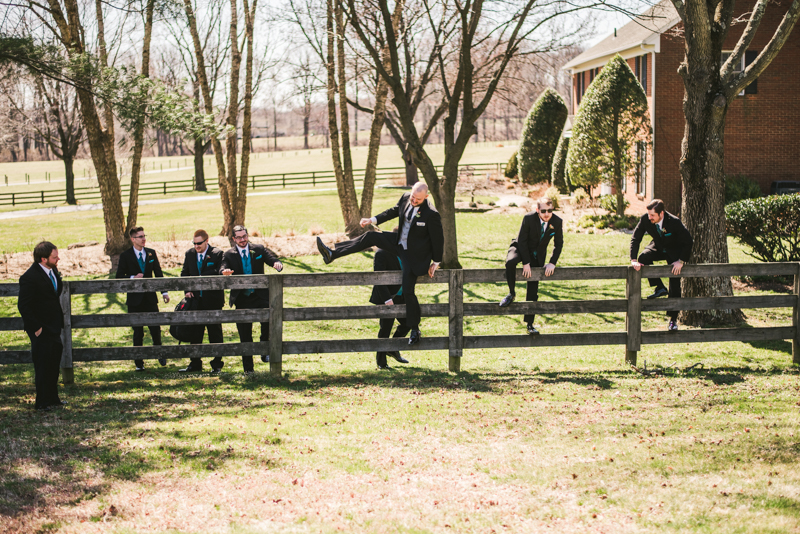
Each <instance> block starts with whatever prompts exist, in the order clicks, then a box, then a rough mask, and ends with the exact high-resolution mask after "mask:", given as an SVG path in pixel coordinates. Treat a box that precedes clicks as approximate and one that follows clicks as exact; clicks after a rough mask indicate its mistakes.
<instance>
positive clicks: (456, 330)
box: [447, 269, 464, 373]
mask: <svg viewBox="0 0 800 534" xmlns="http://www.w3.org/2000/svg"><path fill="white" fill-rule="evenodd" d="M448 298H449V306H448V314H447V315H448V318H449V323H450V327H449V334H450V339H449V341H448V348H449V351H450V371H451V372H453V373H458V372H460V371H461V355H462V353H463V352H464V271H463V270H462V269H451V270H450V280H449V288H448Z"/></svg>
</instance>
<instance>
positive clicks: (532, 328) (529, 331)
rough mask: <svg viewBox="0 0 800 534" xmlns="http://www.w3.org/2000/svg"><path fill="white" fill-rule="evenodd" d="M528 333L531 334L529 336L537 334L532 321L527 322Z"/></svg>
mask: <svg viewBox="0 0 800 534" xmlns="http://www.w3.org/2000/svg"><path fill="white" fill-rule="evenodd" d="M528 335H531V336H538V335H539V331H538V330H536V327H535V326H533V323H529V324H528Z"/></svg>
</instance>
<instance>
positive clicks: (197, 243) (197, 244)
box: [192, 239, 206, 247]
mask: <svg viewBox="0 0 800 534" xmlns="http://www.w3.org/2000/svg"><path fill="white" fill-rule="evenodd" d="M205 242H206V240H205V239H203V240H202V241H199V242H198V241H192V245H194V246H196V247H199V246H200V245H202V244H203V243H205Z"/></svg>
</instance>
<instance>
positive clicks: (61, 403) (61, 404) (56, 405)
mask: <svg viewBox="0 0 800 534" xmlns="http://www.w3.org/2000/svg"><path fill="white" fill-rule="evenodd" d="M66 405H67V401H62V400H59V401H56V402H54V403H53V404H51V405H50V406H51V407H53V408H63V407H64V406H66Z"/></svg>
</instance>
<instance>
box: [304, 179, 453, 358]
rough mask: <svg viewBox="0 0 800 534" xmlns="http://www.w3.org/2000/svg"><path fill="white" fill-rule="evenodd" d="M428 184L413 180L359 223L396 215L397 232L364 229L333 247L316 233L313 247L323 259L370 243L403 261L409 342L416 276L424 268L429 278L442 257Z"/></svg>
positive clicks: (416, 314)
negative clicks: (408, 188) (407, 189)
mask: <svg viewBox="0 0 800 534" xmlns="http://www.w3.org/2000/svg"><path fill="white" fill-rule="evenodd" d="M427 198H428V186H427V185H426V184H424V183H422V182H417V183H416V184H414V187H412V188H411V192H410V193H405V194H404V195H403V196H402V197H400V200H399V201H398V202H397V205H395V206H394V207H392V208H389V209H388V210H386V211H384V212H383V213H381V214H379V215H377V216H375V217H372V218H370V219H361V227H362V228H363V227H365V226H367V225H368V224H382V223H384V222H386V221H390V220H392V219H394V218H395V217H398V218H399V219H400V225H399V227H398V231H397V232H367V233H365V234H363V235H361V236H359V237H357V238H355V239H351V240H349V241H343V242H341V243H337V244H336V250H331V249H329V248H328V247H326V246H325V244H324V243H323V242H322V240H321V239H320V238H319V237H317V248H318V249H319V252H320V254H322V259H323V260H324V261H325V263H326V264H327V263H330V262H332V261H333V260H335V259H336V258H341V257H342V256H347V255H348V254H353V253H356V252H361V251H362V250H366V249H368V248H370V247H378V248H382V249H384V250H387V251H389V252H390V253H391V254H394V255H395V256H397V257H399V258H400V261H401V262H402V264H403V285H402V287H403V296H404V297H405V300H406V322H407V324H408V327H409V328H410V329H411V337H410V338H409V340H408V344H409V345H413V344H414V343H416V342H418V341H419V339H420V337H421V333H420V331H419V321H420V315H421V314H420V308H419V300H417V296H416V293H415V292H414V289H415V287H416V285H417V277H418V276H422V275H423V274H425V273H426V272H427V273H428V276H430V277H431V278H433V275H434V273H435V272H436V269H438V268H439V264H440V263H441V261H442V253H443V249H444V233H443V232H442V219H441V217H440V216H439V212H438V211H436V209H435V208H434V207H433V206H432V205H431V204H430V202H428V200H427Z"/></svg>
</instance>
